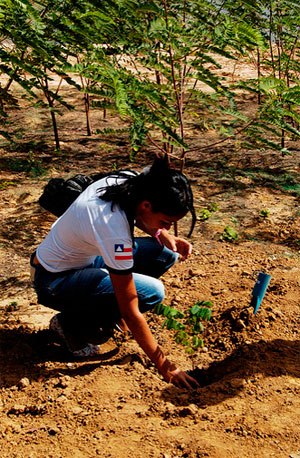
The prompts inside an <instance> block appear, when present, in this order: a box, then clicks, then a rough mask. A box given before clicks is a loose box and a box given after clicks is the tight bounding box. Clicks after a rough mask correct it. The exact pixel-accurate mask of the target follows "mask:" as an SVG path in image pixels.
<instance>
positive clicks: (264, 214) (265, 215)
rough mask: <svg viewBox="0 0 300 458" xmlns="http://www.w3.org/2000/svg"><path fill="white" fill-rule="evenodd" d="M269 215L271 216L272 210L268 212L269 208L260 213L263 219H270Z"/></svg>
mask: <svg viewBox="0 0 300 458" xmlns="http://www.w3.org/2000/svg"><path fill="white" fill-rule="evenodd" d="M269 215H270V210H268V209H267V208H263V209H262V210H261V211H260V212H259V216H261V218H268V216H269Z"/></svg>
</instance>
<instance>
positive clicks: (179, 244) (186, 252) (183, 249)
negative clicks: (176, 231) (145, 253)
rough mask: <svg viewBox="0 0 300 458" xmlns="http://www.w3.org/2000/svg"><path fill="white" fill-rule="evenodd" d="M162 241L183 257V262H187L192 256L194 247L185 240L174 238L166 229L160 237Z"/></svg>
mask: <svg viewBox="0 0 300 458" xmlns="http://www.w3.org/2000/svg"><path fill="white" fill-rule="evenodd" d="M159 239H160V241H161V242H162V243H163V244H164V245H165V246H166V247H167V248H169V249H170V250H172V251H174V252H176V253H179V254H180V255H181V261H185V260H186V258H187V257H188V256H190V255H191V254H192V245H191V244H190V243H189V242H187V241H186V240H184V239H181V238H179V237H174V236H173V235H171V234H170V233H169V232H168V231H167V230H166V229H163V230H162V231H161V233H160V235H159Z"/></svg>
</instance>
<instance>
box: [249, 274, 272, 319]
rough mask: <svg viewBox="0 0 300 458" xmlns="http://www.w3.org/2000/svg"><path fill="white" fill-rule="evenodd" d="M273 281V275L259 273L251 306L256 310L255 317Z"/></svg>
mask: <svg viewBox="0 0 300 458" xmlns="http://www.w3.org/2000/svg"><path fill="white" fill-rule="evenodd" d="M270 280H271V275H269V274H265V273H264V272H259V274H258V277H257V280H256V283H255V285H254V288H253V291H252V299H251V306H252V307H253V308H254V315H255V314H256V312H257V310H258V307H259V306H260V304H261V302H262V300H263V298H264V295H265V292H266V291H267V288H268V285H269V283H270Z"/></svg>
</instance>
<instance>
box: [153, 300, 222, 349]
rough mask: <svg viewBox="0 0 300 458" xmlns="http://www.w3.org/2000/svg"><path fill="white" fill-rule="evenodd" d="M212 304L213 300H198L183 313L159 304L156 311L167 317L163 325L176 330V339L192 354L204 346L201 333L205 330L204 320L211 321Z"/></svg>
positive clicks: (174, 334)
mask: <svg viewBox="0 0 300 458" xmlns="http://www.w3.org/2000/svg"><path fill="white" fill-rule="evenodd" d="M212 306H213V304H212V303H211V302H208V301H198V302H196V303H195V304H194V305H193V306H192V307H191V308H190V310H189V311H188V312H187V313H183V312H180V311H179V310H177V309H175V308H173V307H168V306H166V305H164V304H157V305H156V306H155V308H154V313H156V314H157V315H162V316H163V317H165V320H164V322H163V324H162V327H163V328H164V327H166V328H167V329H168V330H174V333H173V336H174V341H175V342H176V343H177V344H179V345H183V346H184V347H185V350H186V352H187V353H190V354H192V353H194V352H195V351H196V350H197V349H198V348H200V347H203V346H204V342H203V340H202V339H201V337H199V334H200V333H201V332H203V331H204V326H203V324H202V321H209V320H210V318H211V307H212Z"/></svg>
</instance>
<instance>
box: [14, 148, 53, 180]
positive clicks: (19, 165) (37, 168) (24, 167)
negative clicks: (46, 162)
mask: <svg viewBox="0 0 300 458" xmlns="http://www.w3.org/2000/svg"><path fill="white" fill-rule="evenodd" d="M6 163H7V166H8V168H9V169H10V170H13V171H15V172H25V173H27V174H28V175H30V176H32V177H36V176H43V175H46V173H47V169H46V168H44V166H43V164H42V162H41V161H40V160H39V159H37V158H36V157H35V155H34V153H33V152H32V151H29V154H28V157H27V158H26V159H10V160H8V161H6Z"/></svg>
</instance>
